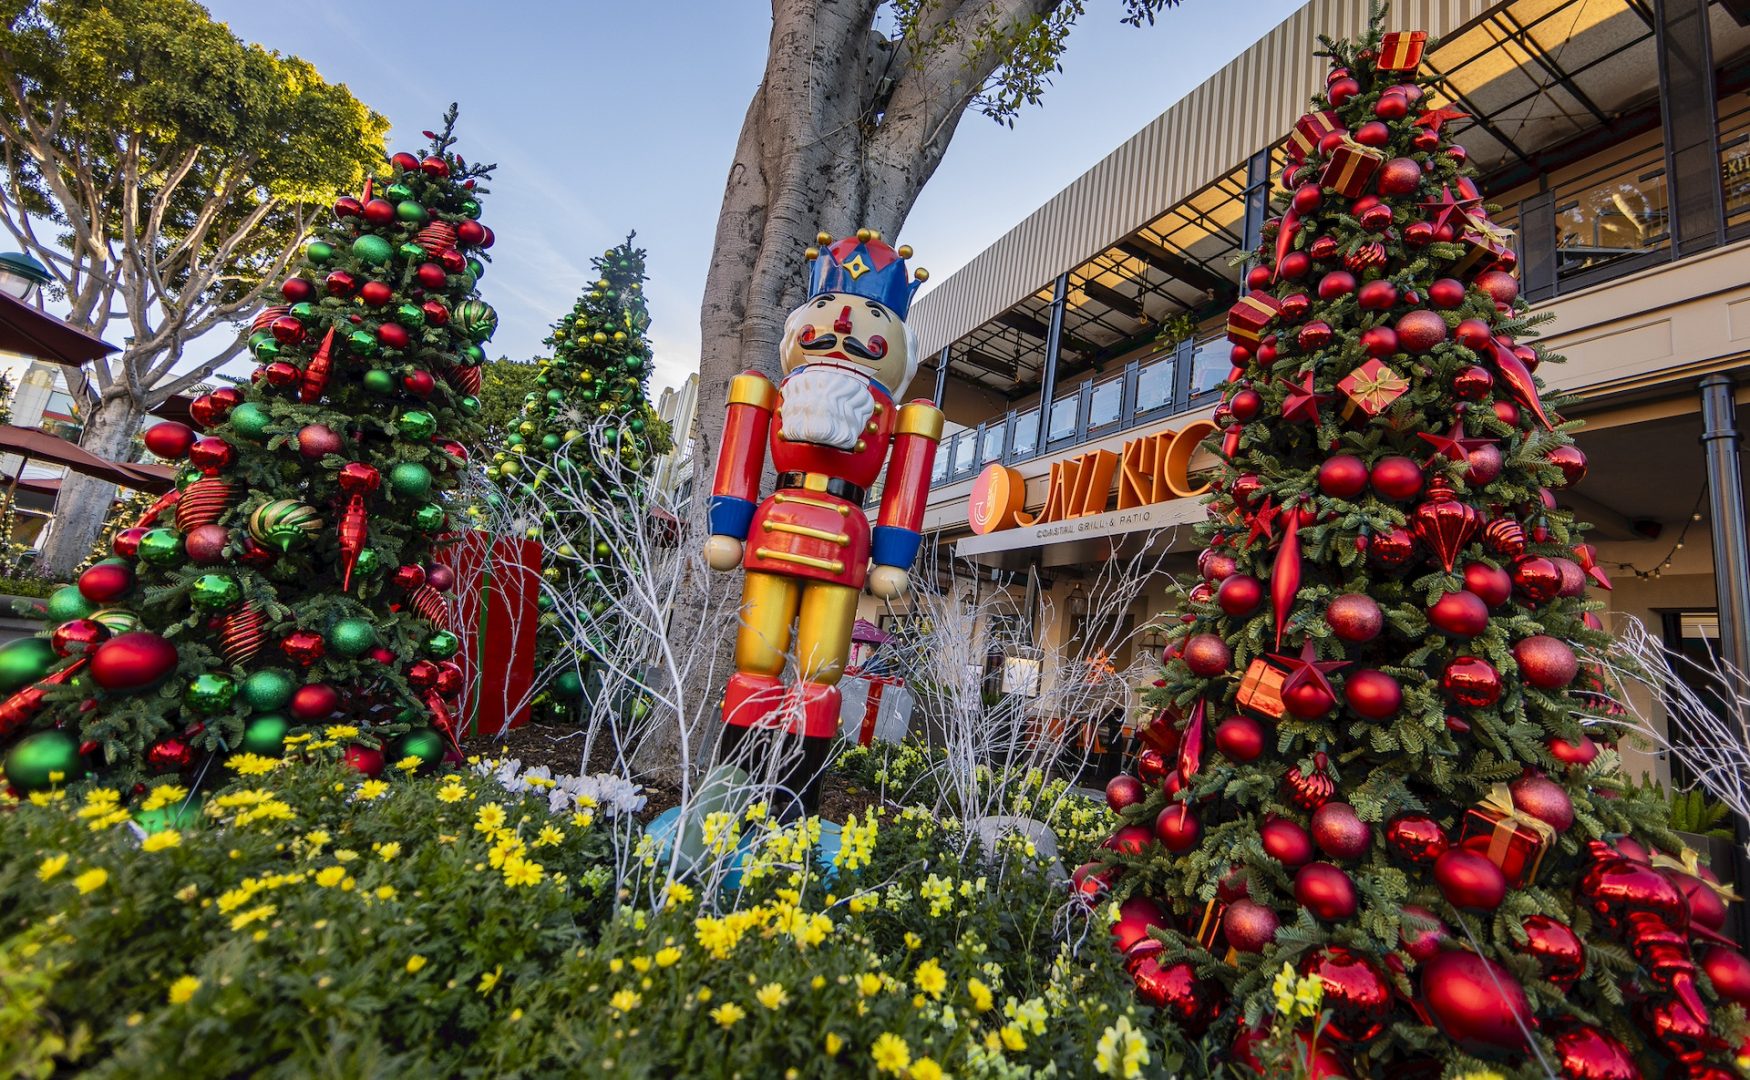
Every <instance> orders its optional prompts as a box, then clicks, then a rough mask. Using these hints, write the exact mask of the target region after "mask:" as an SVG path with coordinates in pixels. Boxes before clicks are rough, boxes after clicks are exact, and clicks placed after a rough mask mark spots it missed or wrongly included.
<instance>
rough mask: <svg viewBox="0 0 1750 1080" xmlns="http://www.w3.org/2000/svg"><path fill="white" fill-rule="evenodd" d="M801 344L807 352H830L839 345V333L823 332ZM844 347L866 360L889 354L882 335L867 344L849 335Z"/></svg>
mask: <svg viewBox="0 0 1750 1080" xmlns="http://www.w3.org/2000/svg"><path fill="white" fill-rule="evenodd" d="M799 344H800V345H801V346H802V348H803V350H804V351H805V352H829V351H831V350H833V349H836V348H838V347H839V338H838V335H837V334H821V335H819V336H818V337H812V338H809V339H808V340H806V341H802V342H799ZM844 349H845V351H846V352H848V353H850V354H851V355H853V356H860V357H862V358H863V359H865V360H879V359H881V358H882V357H883V356H886V355H887V342H885V341H883V340H881V338H880V337H875V338H871V339H870V341H869V343H868V344H867V345H865V344H864V343H863V342H861V341H858V340H857V339H856V338H854V337H850V336H849V335H847V336H846V337H845V339H844Z"/></svg>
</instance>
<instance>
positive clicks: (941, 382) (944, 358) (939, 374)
mask: <svg viewBox="0 0 1750 1080" xmlns="http://www.w3.org/2000/svg"><path fill="white" fill-rule="evenodd" d="M953 347H954V346H952V345H944V346H942V351H941V353H940V354H939V355H938V356H937V357H936V408H938V409H940V408H941V407H942V395H944V394H946V393H947V392H948V350H949V349H952V348H953Z"/></svg>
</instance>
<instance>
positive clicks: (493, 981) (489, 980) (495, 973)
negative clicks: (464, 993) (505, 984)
mask: <svg viewBox="0 0 1750 1080" xmlns="http://www.w3.org/2000/svg"><path fill="white" fill-rule="evenodd" d="M502 978H504V965H503V964H499V965H498V966H497V967H494V968H493V969H492V970H491V971H488V972H485V973H483V974H482V975H481V976H480V985H479V986H476V987H475V988H474V989H475V990H476V991H477V992H479V993H482V994H490V993H492V988H493V987H495V986H497V985H498V980H500V979H502Z"/></svg>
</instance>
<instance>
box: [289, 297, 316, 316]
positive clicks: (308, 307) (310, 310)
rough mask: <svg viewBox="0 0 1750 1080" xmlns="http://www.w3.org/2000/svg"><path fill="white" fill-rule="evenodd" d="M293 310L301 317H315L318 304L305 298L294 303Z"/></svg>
mask: <svg viewBox="0 0 1750 1080" xmlns="http://www.w3.org/2000/svg"><path fill="white" fill-rule="evenodd" d="M291 310H292V314H293V315H296V316H297V317H298V318H300V319H310V318H314V317H315V315H316V305H315V304H312V303H310V301H308V300H303V301H300V302H299V303H296V304H293V305H292V309H291Z"/></svg>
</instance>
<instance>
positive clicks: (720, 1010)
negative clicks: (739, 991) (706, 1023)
mask: <svg viewBox="0 0 1750 1080" xmlns="http://www.w3.org/2000/svg"><path fill="white" fill-rule="evenodd" d="M710 1016H711V1019H713V1020H715V1021H717V1026H718V1027H720V1028H722V1029H724V1030H725V1031H727V1030H729V1029H730V1028H732V1027H734V1026H735V1025H736V1024H739V1023H740V1022H741V1021H742V1018H743V1017H745V1016H747V1010H746V1009H744V1008H742V1007H741V1006H740V1005H737V1004H736V1003H735V1002H733V1001H725V1002H724V1003H723V1004H721V1005H719V1006H717V1007H716V1008H715V1009H712V1010H711V1012H710Z"/></svg>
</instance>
